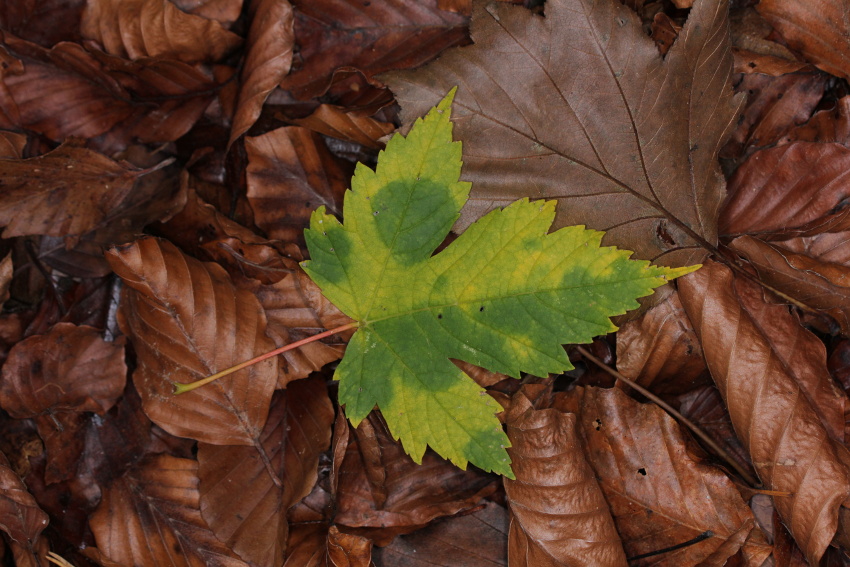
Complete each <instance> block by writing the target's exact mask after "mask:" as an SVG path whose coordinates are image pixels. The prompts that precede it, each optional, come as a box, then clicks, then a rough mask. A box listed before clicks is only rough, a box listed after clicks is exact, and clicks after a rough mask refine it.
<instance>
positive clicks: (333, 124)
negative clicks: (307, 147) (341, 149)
mask: <svg viewBox="0 0 850 567" xmlns="http://www.w3.org/2000/svg"><path fill="white" fill-rule="evenodd" d="M293 122H295V123H296V124H298V125H299V126H303V127H304V128H307V129H309V130H312V131H313V132H318V133H319V134H324V135H325V136H330V137H332V138H337V139H340V140H345V141H346V142H354V143H356V144H361V145H363V146H366V147H367V148H373V149H376V150H380V149H381V148H383V147H384V144H383V143H382V142H381V141H380V140H381V138H383V137H384V136H388V135H389V134H392V133H393V131H395V126H394V125H392V124H390V123H389V122H380V121H378V120H375V119H374V118H372V117H371V116H367V115H365V114H361V113H358V112H346V111H345V109H344V108H343V107H341V106H334V105H331V104H320V105H319V107H318V108H317V109H316V110H315V111H313V114H311V115H310V116H307V117H306V118H301V119H298V120H293Z"/></svg>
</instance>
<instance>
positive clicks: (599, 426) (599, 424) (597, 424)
mask: <svg viewBox="0 0 850 567" xmlns="http://www.w3.org/2000/svg"><path fill="white" fill-rule="evenodd" d="M593 427H594V428H595V429H596V431H599V430H600V429H602V422H601V421H600V420H598V419H595V420H593Z"/></svg>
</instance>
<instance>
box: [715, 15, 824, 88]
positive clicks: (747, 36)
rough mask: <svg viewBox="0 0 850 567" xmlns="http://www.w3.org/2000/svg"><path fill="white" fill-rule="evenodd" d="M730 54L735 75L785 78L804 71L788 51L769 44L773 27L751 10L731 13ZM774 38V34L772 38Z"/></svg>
mask: <svg viewBox="0 0 850 567" xmlns="http://www.w3.org/2000/svg"><path fill="white" fill-rule="evenodd" d="M729 19H730V23H731V26H732V54H733V56H734V58H735V72H736V73H764V74H766V75H773V76H778V75H785V74H787V73H795V72H797V71H799V70H801V69H803V68H805V67H810V66H809V65H808V64H807V63H806V62H804V61H800V60H799V59H797V57H796V56H795V55H794V54H793V53H791V51H789V50H788V48H787V47H785V46H784V45H782V44H781V43H777V42H776V41H772V39H771V37H772V36H771V34H774V31H773V27H772V26H771V25H770V24H769V23H767V21H766V20H765V19H764V18H762V17H761V16H760V15H759V13H758V12H757V11H756V10H755V8H754V7H752V6H745V7H743V9H740V8H739V9H737V10H732V12H731V13H730V15H729ZM774 35H775V34H774Z"/></svg>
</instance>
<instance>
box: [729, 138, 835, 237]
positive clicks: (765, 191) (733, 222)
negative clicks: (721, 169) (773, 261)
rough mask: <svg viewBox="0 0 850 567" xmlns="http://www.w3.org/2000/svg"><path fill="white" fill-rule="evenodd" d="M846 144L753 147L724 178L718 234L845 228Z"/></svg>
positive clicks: (773, 233)
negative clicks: (725, 190)
mask: <svg viewBox="0 0 850 567" xmlns="http://www.w3.org/2000/svg"><path fill="white" fill-rule="evenodd" d="M848 171H850V148H847V147H845V146H843V145H841V144H834V143H833V144H815V143H808V142H794V143H792V144H787V145H784V146H780V147H778V148H769V149H766V150H761V151H759V152H756V153H755V154H753V155H752V156H750V158H749V159H748V160H747V161H745V162H744V163H743V164H742V165H741V167H739V168H738V170H737V171H736V172H735V174H734V175H733V176H732V178H731V179H730V180H729V197H728V198H727V199H726V202H725V203H724V205H723V210H722V211H721V214H720V221H719V222H720V233H721V234H724V235H728V236H736V235H740V234H751V235H763V236H764V237H769V238H772V239H777V238H778V239H786V238H790V237H792V236H800V235H805V234H809V233H815V232H824V231H825V230H830V231H838V230H842V228H844V229H846V228H850V227H847V226H845V225H848V220H847V218H846V217H847V211H846V210H844V209H842V207H841V206H840V204H841V202H842V201H843V200H844V199H846V198H847V197H848V196H850V185H848V183H847V182H846V178H847V175H848V173H847V172H848Z"/></svg>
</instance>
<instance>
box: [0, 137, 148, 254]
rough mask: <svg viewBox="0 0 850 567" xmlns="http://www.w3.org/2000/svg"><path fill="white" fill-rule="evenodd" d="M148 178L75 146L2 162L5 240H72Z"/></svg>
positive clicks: (0, 212)
mask: <svg viewBox="0 0 850 567" xmlns="http://www.w3.org/2000/svg"><path fill="white" fill-rule="evenodd" d="M142 173H144V171H143V170H141V169H137V168H135V167H133V166H131V165H130V164H128V163H121V162H116V161H114V160H111V159H109V158H108V157H106V156H105V155H103V154H100V153H98V152H95V151H92V150H88V149H86V148H83V147H80V146H79V145H76V144H73V143H65V144H62V145H61V146H59V147H58V148H56V149H55V150H53V151H51V152H49V153H47V154H44V155H43V156H38V157H35V158H30V159H0V188H2V190H3V194H2V197H0V224H2V225H5V227H6V228H5V230H4V231H3V238H11V237H13V236H26V235H31V234H46V235H49V236H73V235H80V234H83V233H85V232H88V231H89V230H92V229H93V228H95V227H96V226H97V225H99V224H100V223H101V222H102V221H103V220H104V219H105V218H106V217H107V216H108V215H109V214H110V213H111V212H112V211H113V210H114V209H116V208H118V207H120V206H121V204H122V202H123V201H124V199H125V198H127V196H128V195H129V193H130V191H131V190H132V188H133V183H134V182H135V180H136V179H137V178H138V177H139V175H141V174H142Z"/></svg>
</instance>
